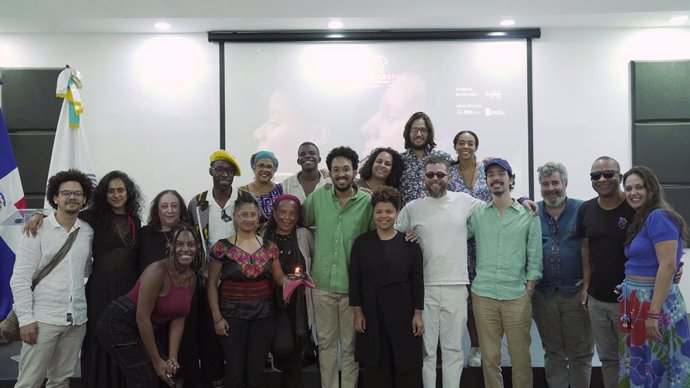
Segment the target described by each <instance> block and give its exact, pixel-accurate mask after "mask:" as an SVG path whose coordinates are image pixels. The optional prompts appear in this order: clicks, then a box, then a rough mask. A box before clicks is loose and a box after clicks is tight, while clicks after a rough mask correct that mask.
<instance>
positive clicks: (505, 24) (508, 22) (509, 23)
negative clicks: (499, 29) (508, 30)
mask: <svg viewBox="0 0 690 388" xmlns="http://www.w3.org/2000/svg"><path fill="white" fill-rule="evenodd" d="M499 24H500V25H502V26H503V27H509V26H514V25H515V20H513V19H503V20H501V22H500V23H499Z"/></svg>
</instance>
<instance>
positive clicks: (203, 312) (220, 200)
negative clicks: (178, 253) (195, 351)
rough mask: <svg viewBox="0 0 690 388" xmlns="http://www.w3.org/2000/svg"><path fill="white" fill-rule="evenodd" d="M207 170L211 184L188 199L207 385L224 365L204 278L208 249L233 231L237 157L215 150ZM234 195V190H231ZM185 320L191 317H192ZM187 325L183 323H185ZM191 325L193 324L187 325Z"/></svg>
mask: <svg viewBox="0 0 690 388" xmlns="http://www.w3.org/2000/svg"><path fill="white" fill-rule="evenodd" d="M209 159H210V163H211V165H210V166H209V169H208V173H209V175H211V177H212V178H213V188H212V189H211V190H207V191H203V192H201V193H199V194H197V195H195V196H194V197H193V198H192V200H191V201H189V206H188V209H189V215H190V217H191V219H192V222H193V223H194V225H195V226H196V228H197V231H198V232H199V236H200V237H201V241H202V244H201V245H202V248H203V251H204V259H203V260H202V261H201V263H202V265H201V268H200V269H199V275H200V281H199V282H198V283H197V284H198V289H197V292H196V293H195V297H196V298H197V307H196V308H197V310H196V311H197V317H198V323H197V325H198V326H197V327H198V330H197V333H198V335H199V341H198V346H199V358H200V359H201V374H202V376H203V378H204V379H205V380H206V383H207V386H212V387H220V386H222V385H223V377H224V375H225V366H224V363H223V351H222V349H221V347H220V344H219V343H218V340H217V338H216V335H215V329H214V328H213V319H212V318H211V310H210V308H209V306H208V298H207V296H206V280H207V278H208V250H209V248H210V247H212V246H213V244H215V243H216V242H217V241H218V240H220V239H221V238H225V237H228V236H230V235H231V234H234V233H235V227H234V224H233V220H232V213H233V210H234V206H235V201H234V198H231V197H232V194H233V190H232V182H233V180H234V179H235V177H236V176H240V165H239V164H238V163H237V160H235V158H234V157H233V156H232V155H230V153H228V152H227V151H225V150H218V151H215V152H214V153H212V154H211V156H210V158H209ZM235 195H236V194H235ZM189 318H190V317H188V320H190V321H193V319H189ZM189 326H190V325H188V324H185V327H189ZM191 326H192V327H193V324H192V325H191Z"/></svg>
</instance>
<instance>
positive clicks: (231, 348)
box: [218, 317, 273, 388]
mask: <svg viewBox="0 0 690 388" xmlns="http://www.w3.org/2000/svg"><path fill="white" fill-rule="evenodd" d="M225 319H226V320H227V321H228V325H230V330H229V331H230V334H229V335H227V336H218V338H219V339H220V343H221V345H222V346H223V353H224V354H225V360H226V363H225V388H241V387H244V388H259V387H262V386H263V380H264V367H265V365H266V357H268V352H269V350H270V349H271V344H272V343H273V317H268V318H261V319H253V320H244V319H234V318H229V319H228V318H225Z"/></svg>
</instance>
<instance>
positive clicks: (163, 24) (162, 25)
mask: <svg viewBox="0 0 690 388" xmlns="http://www.w3.org/2000/svg"><path fill="white" fill-rule="evenodd" d="M153 27H154V28H155V29H157V30H158V31H168V30H169V29H170V23H166V22H158V23H156V24H154V25H153Z"/></svg>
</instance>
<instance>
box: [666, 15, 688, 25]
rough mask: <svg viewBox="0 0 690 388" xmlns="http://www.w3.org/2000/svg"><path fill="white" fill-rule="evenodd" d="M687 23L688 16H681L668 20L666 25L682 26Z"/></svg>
mask: <svg viewBox="0 0 690 388" xmlns="http://www.w3.org/2000/svg"><path fill="white" fill-rule="evenodd" d="M687 21H688V15H683V16H675V17H672V18H671V19H669V21H668V24H683V23H687Z"/></svg>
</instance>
